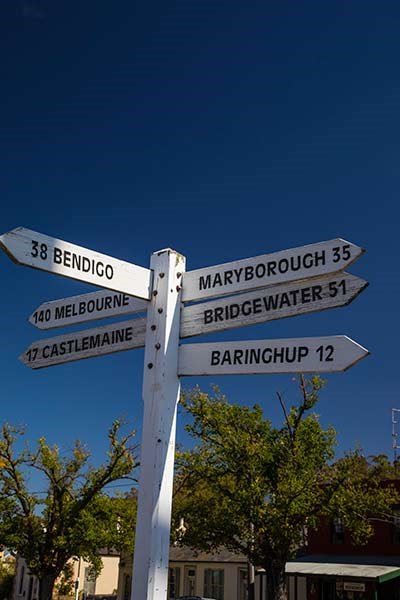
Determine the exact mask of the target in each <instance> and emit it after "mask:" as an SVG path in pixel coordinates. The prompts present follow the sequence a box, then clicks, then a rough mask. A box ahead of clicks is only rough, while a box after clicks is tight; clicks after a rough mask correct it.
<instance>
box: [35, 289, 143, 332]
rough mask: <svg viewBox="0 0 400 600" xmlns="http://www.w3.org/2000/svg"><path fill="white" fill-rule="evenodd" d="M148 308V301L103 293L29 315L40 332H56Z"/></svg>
mask: <svg viewBox="0 0 400 600" xmlns="http://www.w3.org/2000/svg"><path fill="white" fill-rule="evenodd" d="M148 305H149V303H148V301H147V300H141V299H140V298H132V296H128V294H121V293H118V292H110V291H107V290H104V291H101V292H91V293H90V294H80V295H79V296H71V297H70V298H62V299H60V300H53V301H52V302H44V303H43V304H41V305H40V306H38V308H37V309H36V310H35V311H34V312H33V313H32V314H31V315H30V317H29V319H28V321H29V323H31V324H32V325H34V326H35V327H38V329H53V328H55V327H65V326H66V325H76V324H78V323H87V322H88V321H95V320H97V319H104V318H105V317H117V316H121V315H126V314H132V313H139V312H144V311H146V310H147V307H148Z"/></svg>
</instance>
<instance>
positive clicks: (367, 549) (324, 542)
mask: <svg viewBox="0 0 400 600" xmlns="http://www.w3.org/2000/svg"><path fill="white" fill-rule="evenodd" d="M392 483H395V485H396V488H397V489H398V491H400V482H399V481H396V482H392ZM372 524H373V527H374V530H375V533H374V535H373V536H372V537H371V538H370V540H369V542H368V543H367V544H366V545H365V546H355V545H353V543H352V541H351V536H350V534H349V532H348V531H346V529H345V530H344V543H343V544H332V542H331V537H332V530H331V522H330V521H328V520H323V521H321V524H320V527H319V528H318V530H317V531H309V544H308V553H309V554H335V555H337V554H350V555H374V554H375V555H378V554H386V555H389V556H392V555H399V554H400V543H396V544H395V543H393V525H392V524H391V523H382V522H381V521H374V522H373V523H372Z"/></svg>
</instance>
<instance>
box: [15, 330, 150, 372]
mask: <svg viewBox="0 0 400 600" xmlns="http://www.w3.org/2000/svg"><path fill="white" fill-rule="evenodd" d="M145 331H146V319H131V320H129V321H122V322H121V323H113V324H112V325H106V326H105V327H96V328H94V329H85V330H83V331H78V332H76V333H71V334H69V335H59V336H56V337H53V338H49V339H45V340H39V341H37V342H34V343H33V344H31V345H30V346H29V348H27V350H25V352H24V353H23V354H22V355H21V356H20V360H21V361H22V362H23V363H24V364H25V365H26V366H28V367H30V368H31V369H41V368H43V367H51V366H53V365H60V364H62V363H66V362H73V361H75V360H81V359H84V358H92V357H94V356H102V355H104V354H111V353H113V352H121V351H123V350H132V349H133V348H140V347H141V346H144V340H145Z"/></svg>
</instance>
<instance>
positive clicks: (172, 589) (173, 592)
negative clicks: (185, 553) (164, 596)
mask: <svg viewBox="0 0 400 600" xmlns="http://www.w3.org/2000/svg"><path fill="white" fill-rule="evenodd" d="M180 575H181V570H180V568H179V567H172V568H170V569H169V576H168V600H175V598H178V596H179V579H180Z"/></svg>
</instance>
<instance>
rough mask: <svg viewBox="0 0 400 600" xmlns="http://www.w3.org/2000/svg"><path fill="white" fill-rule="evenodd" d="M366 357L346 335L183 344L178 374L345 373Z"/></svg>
mask: <svg viewBox="0 0 400 600" xmlns="http://www.w3.org/2000/svg"><path fill="white" fill-rule="evenodd" d="M368 354H369V352H368V350H366V348H363V347H362V346H360V345H359V344H357V342H354V341H353V340H351V339H350V338H348V337H347V336H345V335H335V336H328V337H317V338H297V339H288V340H285V339H282V340H257V341H251V342H216V343H212V344H184V345H182V346H180V349H179V366H178V373H179V375H241V374H247V375H256V374H261V373H327V372H333V371H345V370H346V369H348V368H349V367H351V366H353V365H354V364H355V363H357V362H358V361H359V360H361V359H362V358H365V356H367V355H368Z"/></svg>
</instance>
